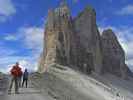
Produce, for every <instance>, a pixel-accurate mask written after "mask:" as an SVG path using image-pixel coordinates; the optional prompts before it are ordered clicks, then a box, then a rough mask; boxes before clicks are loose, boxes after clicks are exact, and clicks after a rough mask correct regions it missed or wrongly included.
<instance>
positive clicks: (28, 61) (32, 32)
mask: <svg viewBox="0 0 133 100" xmlns="http://www.w3.org/2000/svg"><path fill="white" fill-rule="evenodd" d="M43 31H44V30H43V28H42V27H35V26H33V27H32V26H31V27H20V28H19V29H18V30H17V32H16V33H14V34H11V33H9V34H7V35H6V36H5V37H3V40H4V41H3V43H2V42H1V43H0V51H1V52H0V62H1V63H0V71H3V72H8V71H9V69H10V67H11V65H13V64H14V63H15V62H17V61H19V62H20V65H21V66H22V68H23V69H24V68H28V69H29V70H30V71H31V70H36V69H37V63H38V58H39V56H40V53H41V51H42V48H43V37H44V36H43V33H44V32H43ZM5 41H9V42H10V41H11V42H12V41H14V43H15V42H16V43H17V45H19V44H18V42H21V46H22V47H23V48H25V49H26V50H29V54H28V55H26V56H24V55H23V54H21V50H19V49H16V48H9V47H8V46H6V44H5V43H4V42H5ZM25 52H27V51H25ZM16 54H17V55H16Z"/></svg>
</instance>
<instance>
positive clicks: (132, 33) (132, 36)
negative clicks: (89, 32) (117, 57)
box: [99, 26, 133, 69]
mask: <svg viewBox="0 0 133 100" xmlns="http://www.w3.org/2000/svg"><path fill="white" fill-rule="evenodd" d="M108 28H110V29H112V30H113V31H114V32H115V34H116V35H117V37H118V40H119V42H120V44H121V45H122V47H123V49H124V50H125V53H126V63H127V64H128V66H129V67H131V69H133V62H132V61H133V28H132V27H130V26H122V27H115V26H107V27H100V28H99V30H100V33H102V31H103V30H105V29H108Z"/></svg>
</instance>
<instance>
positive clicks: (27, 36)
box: [0, 0, 133, 72]
mask: <svg viewBox="0 0 133 100" xmlns="http://www.w3.org/2000/svg"><path fill="white" fill-rule="evenodd" d="M66 1H67V3H68V5H69V7H70V9H71V14H72V16H73V17H75V16H76V15H78V13H79V12H81V11H82V10H83V9H84V8H85V7H86V6H88V5H90V6H92V7H93V8H94V9H95V10H96V15H97V25H98V27H99V31H100V32H102V31H103V30H104V29H107V28H112V29H113V31H114V32H115V33H116V35H117V37H118V40H119V41H120V43H121V45H122V46H123V48H124V50H125V53H126V63H127V64H128V66H129V67H130V68H131V69H133V51H132V50H133V27H132V26H133V1H132V0H66ZM60 2H61V0H0V71H2V72H8V71H9V69H10V67H11V66H12V65H13V64H15V62H17V61H19V62H20V65H21V66H22V67H23V69H24V68H28V69H29V70H36V69H37V62H38V58H39V57H40V53H41V51H42V47H43V33H44V29H45V28H44V27H45V22H46V19H47V13H48V9H51V8H56V7H58V5H59V3H60Z"/></svg>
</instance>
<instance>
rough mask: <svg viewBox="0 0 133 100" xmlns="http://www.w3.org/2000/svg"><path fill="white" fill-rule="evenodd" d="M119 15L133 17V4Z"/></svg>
mask: <svg viewBox="0 0 133 100" xmlns="http://www.w3.org/2000/svg"><path fill="white" fill-rule="evenodd" d="M117 14H119V15H133V4H131V5H127V6H125V7H123V8H122V9H121V10H120V11H117Z"/></svg>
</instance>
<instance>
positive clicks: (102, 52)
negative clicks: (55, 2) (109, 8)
mask: <svg viewBox="0 0 133 100" xmlns="http://www.w3.org/2000/svg"><path fill="white" fill-rule="evenodd" d="M44 43H45V44H44V50H43V51H45V52H43V53H42V54H41V58H40V61H39V66H40V67H39V70H41V71H42V70H44V69H46V67H47V66H49V65H51V64H53V63H57V64H60V65H67V66H69V67H71V68H73V69H78V70H79V71H81V72H83V73H85V74H90V72H95V73H98V74H101V73H102V72H104V73H111V74H114V75H116V76H119V77H124V78H125V77H128V72H129V71H128V70H129V69H128V67H127V65H126V64H125V53H124V50H123V49H122V47H121V45H120V43H119V41H118V39H117V37H116V35H115V33H114V32H113V31H112V30H111V29H107V30H104V31H103V33H102V35H101V36H100V33H99V30H98V27H97V25H96V12H95V10H94V9H93V8H92V7H90V6H87V7H86V8H85V9H84V10H83V11H82V12H81V13H80V14H79V15H78V16H77V17H76V18H74V19H71V15H70V10H69V8H68V6H66V4H65V5H64V4H63V5H62V6H59V7H58V8H56V9H54V10H52V11H51V12H49V16H48V23H47V25H46V29H45V38H44Z"/></svg>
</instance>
